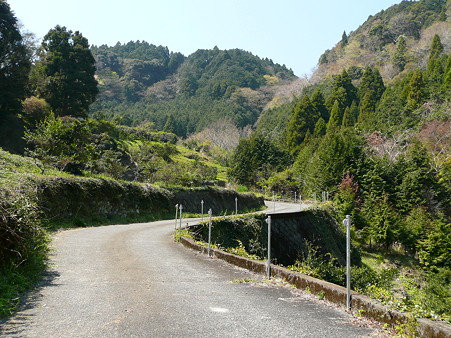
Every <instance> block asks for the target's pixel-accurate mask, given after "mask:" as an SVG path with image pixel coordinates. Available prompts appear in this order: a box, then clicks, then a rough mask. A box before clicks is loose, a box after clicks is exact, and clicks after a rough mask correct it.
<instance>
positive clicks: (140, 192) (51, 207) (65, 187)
mask: <svg viewBox="0 0 451 338" xmlns="http://www.w3.org/2000/svg"><path fill="white" fill-rule="evenodd" d="M35 185H36V196H37V197H36V200H37V204H38V207H39V209H40V210H41V211H42V213H43V216H44V218H45V219H46V220H50V221H51V222H53V221H60V220H73V219H80V220H92V219H96V218H105V217H106V218H112V217H136V216H140V215H146V214H159V215H162V214H168V215H171V214H172V213H173V212H175V205H176V204H183V210H184V211H185V212H192V213H200V211H201V201H202V200H204V212H205V213H206V212H207V210H208V208H212V209H213V212H214V214H221V213H223V212H226V211H229V212H231V211H232V210H235V198H237V199H238V208H239V210H247V209H257V208H259V207H262V206H263V205H264V201H263V199H262V198H259V197H256V196H255V195H253V194H239V193H237V192H235V191H231V190H226V189H220V188H211V187H206V188H193V189H190V188H174V189H162V188H156V187H153V186H150V185H146V184H137V183H130V182H120V181H114V180H108V179H97V178H72V177H71V178H65V177H50V178H48V177H44V178H39V179H36V181H35Z"/></svg>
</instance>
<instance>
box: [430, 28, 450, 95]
mask: <svg viewBox="0 0 451 338" xmlns="http://www.w3.org/2000/svg"><path fill="white" fill-rule="evenodd" d="M442 52H443V45H442V43H441V41H440V37H439V36H438V35H437V34H435V35H434V38H433V40H432V45H431V51H430V53H429V59H428V69H427V81H428V86H429V90H430V92H431V93H434V96H439V95H440V91H441V86H442V83H443V77H444V73H445V67H446V61H447V57H446V56H443V57H441V54H442Z"/></svg>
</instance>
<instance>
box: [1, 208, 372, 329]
mask: <svg viewBox="0 0 451 338" xmlns="http://www.w3.org/2000/svg"><path fill="white" fill-rule="evenodd" d="M278 207H279V206H278ZM281 207H282V208H286V205H285V204H282V205H281ZM190 222H194V219H191V220H190ZM173 226H174V221H173V220H172V221H160V222H153V223H146V224H129V225H114V226H105V227H95V228H82V229H74V230H67V231H62V232H59V233H58V234H57V235H56V236H55V238H54V240H53V247H54V253H53V255H52V258H51V263H52V268H51V271H50V272H49V274H48V277H47V278H46V281H45V282H44V283H43V285H42V287H40V288H39V289H38V290H37V291H36V293H35V294H34V295H33V296H32V297H31V299H30V300H29V301H28V302H27V304H26V305H25V308H24V309H22V310H21V311H20V312H19V313H18V314H17V315H16V316H14V317H12V318H11V319H10V320H9V321H7V322H6V323H4V324H3V325H2V327H1V329H0V330H1V331H0V333H1V335H2V336H20V337H111V336H121V337H132V336H136V337H169V336H171V337H200V336H203V337H302V336H308V337H314V336H315V337H343V336H349V337H350V336H367V335H372V334H374V331H375V330H374V329H371V328H367V327H359V326H357V325H354V324H352V322H353V318H352V317H351V316H350V315H348V314H347V313H345V312H343V311H341V310H338V309H335V308H332V307H327V306H325V305H322V304H320V303H318V302H314V301H312V300H309V299H308V297H307V298H306V297H305V296H302V294H300V293H297V292H295V291H293V290H291V289H290V288H288V287H282V286H278V285H276V284H269V283H263V282H257V279H261V278H262V277H260V276H255V275H252V274H250V273H249V272H247V271H244V270H240V269H237V268H234V267H231V266H229V265H227V264H225V263H223V262H221V261H218V260H216V259H212V258H208V257H207V256H205V255H200V254H197V253H194V252H192V251H190V250H188V249H186V248H184V247H183V246H182V245H180V244H178V243H176V242H174V239H173V236H172V231H173Z"/></svg>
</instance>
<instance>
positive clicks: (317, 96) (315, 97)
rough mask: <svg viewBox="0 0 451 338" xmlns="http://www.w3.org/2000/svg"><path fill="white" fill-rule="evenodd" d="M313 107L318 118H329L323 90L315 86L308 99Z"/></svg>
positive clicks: (325, 119)
mask: <svg viewBox="0 0 451 338" xmlns="http://www.w3.org/2000/svg"><path fill="white" fill-rule="evenodd" d="M310 101H311V102H312V106H313V108H314V109H315V110H316V111H317V112H318V115H319V116H318V118H320V117H322V118H323V120H324V121H327V120H328V119H329V112H328V111H327V108H326V104H325V100H324V96H323V92H322V91H321V89H319V88H317V89H315V91H314V92H313V94H312V97H311V99H310Z"/></svg>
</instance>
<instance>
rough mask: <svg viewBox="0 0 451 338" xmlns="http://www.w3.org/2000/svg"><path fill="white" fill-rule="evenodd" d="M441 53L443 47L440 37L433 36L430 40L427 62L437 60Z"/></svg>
mask: <svg viewBox="0 0 451 338" xmlns="http://www.w3.org/2000/svg"><path fill="white" fill-rule="evenodd" d="M442 52H443V45H442V41H441V40H440V37H439V36H438V35H437V34H435V35H434V38H433V39H432V45H431V51H430V53H429V60H428V61H429V62H431V61H432V60H436V59H438V58H439V56H440V54H441V53H442Z"/></svg>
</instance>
